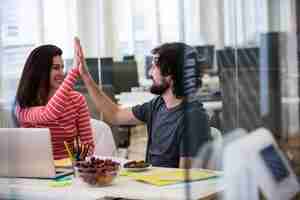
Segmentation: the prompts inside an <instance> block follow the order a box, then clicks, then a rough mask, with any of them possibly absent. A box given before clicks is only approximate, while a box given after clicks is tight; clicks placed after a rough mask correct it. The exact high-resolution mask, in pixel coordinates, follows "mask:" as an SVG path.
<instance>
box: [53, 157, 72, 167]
mask: <svg viewBox="0 0 300 200" xmlns="http://www.w3.org/2000/svg"><path fill="white" fill-rule="evenodd" d="M54 165H55V167H72V161H71V159H69V158H65V159H61V160H55V161H54Z"/></svg>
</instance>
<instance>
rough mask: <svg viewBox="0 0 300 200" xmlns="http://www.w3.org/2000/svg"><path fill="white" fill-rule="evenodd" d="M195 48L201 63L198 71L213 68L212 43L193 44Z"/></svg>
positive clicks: (213, 48) (213, 49)
mask: <svg viewBox="0 0 300 200" xmlns="http://www.w3.org/2000/svg"><path fill="white" fill-rule="evenodd" d="M195 48H196V49H197V51H198V53H199V55H200V58H201V64H200V66H199V67H200V71H201V72H202V71H210V70H213V67H214V66H213V64H214V54H215V52H214V51H215V47H214V45H201V46H195Z"/></svg>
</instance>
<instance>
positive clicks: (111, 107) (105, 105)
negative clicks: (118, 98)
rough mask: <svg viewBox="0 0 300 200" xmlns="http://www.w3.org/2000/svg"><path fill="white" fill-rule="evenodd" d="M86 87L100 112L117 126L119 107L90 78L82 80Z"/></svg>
mask: <svg viewBox="0 0 300 200" xmlns="http://www.w3.org/2000/svg"><path fill="white" fill-rule="evenodd" d="M82 79H83V81H84V83H85V86H86V88H87V90H88V93H89V95H90V96H91V98H92V101H93V102H94V104H95V105H96V109H97V111H98V112H103V114H104V116H105V118H106V119H107V120H108V121H109V123H111V124H116V123H117V121H116V119H115V118H116V116H115V114H116V113H117V111H118V105H117V104H115V103H114V102H113V101H112V100H111V99H110V98H109V97H108V96H107V95H106V94H105V93H104V92H103V91H102V90H101V89H100V88H99V87H98V85H97V84H96V83H95V81H94V80H93V79H92V78H91V77H90V76H87V77H84V78H82Z"/></svg>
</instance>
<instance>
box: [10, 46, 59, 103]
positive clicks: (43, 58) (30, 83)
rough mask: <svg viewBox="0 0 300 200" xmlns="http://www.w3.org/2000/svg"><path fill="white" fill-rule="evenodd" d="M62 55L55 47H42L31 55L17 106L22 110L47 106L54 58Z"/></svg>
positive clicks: (20, 87) (27, 62)
mask: <svg viewBox="0 0 300 200" xmlns="http://www.w3.org/2000/svg"><path fill="white" fill-rule="evenodd" d="M61 55H62V50H61V49H60V48H59V47H57V46H54V45H42V46H39V47H37V48H35V49H34V50H33V51H32V52H31V53H30V55H29V57H28V58H27V60H26V63H25V66H24V69H23V72H22V76H21V79H20V82H19V86H18V89H17V95H16V101H17V104H18V105H19V106H20V107H21V108H26V107H31V106H41V105H46V103H47V100H48V95H49V91H50V72H51V68H52V64H53V63H52V62H53V57H54V56H61Z"/></svg>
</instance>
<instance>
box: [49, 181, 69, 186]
mask: <svg viewBox="0 0 300 200" xmlns="http://www.w3.org/2000/svg"><path fill="white" fill-rule="evenodd" d="M71 184H72V180H60V181H51V182H50V183H49V186H50V187H67V186H70V185H71Z"/></svg>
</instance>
